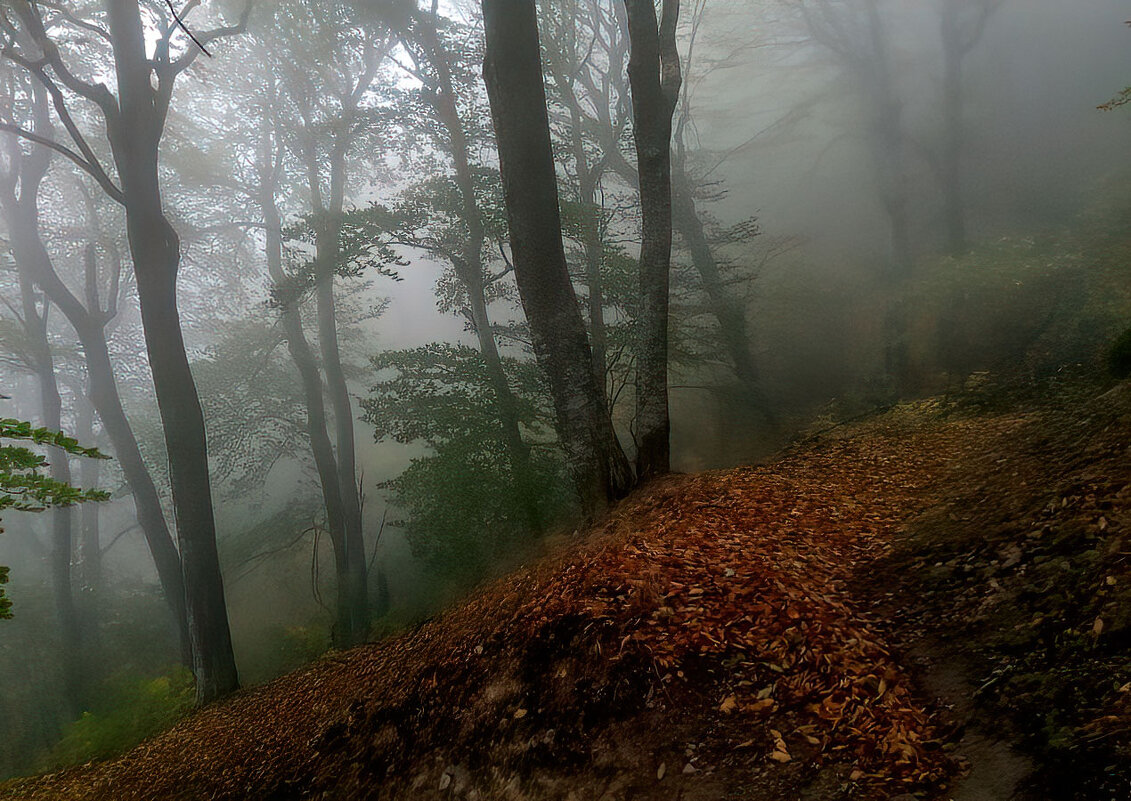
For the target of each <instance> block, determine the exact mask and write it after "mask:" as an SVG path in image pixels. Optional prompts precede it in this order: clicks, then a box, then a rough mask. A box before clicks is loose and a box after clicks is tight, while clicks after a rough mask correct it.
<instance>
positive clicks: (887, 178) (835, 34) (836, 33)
mask: <svg viewBox="0 0 1131 801" xmlns="http://www.w3.org/2000/svg"><path fill="white" fill-rule="evenodd" d="M793 2H794V3H795V5H796V6H797V8H798V10H799V11H800V13H801V17H802V20H803V21H804V24H805V27H806V29H807V30H808V32H809V34H810V35H811V36H812V37H813V39H814V40H815V41H816V42H817V43H818V44H820V45H821V46H823V47H824V48H826V49H827V50H828V51H829V52H831V53H832V54H833V55H834V56H835V57H836V59H837V61H838V62H839V63H840V65H841V66H842V67H843V68H844V69H845V70H846V71H847V73H848V74H849V76H850V77H851V78H852V80H853V81H854V82H855V84H856V88H857V90H858V91H859V93H860V97H861V101H862V104H863V111H864V119H865V121H866V124H867V145H868V149H869V152H870V153H871V156H872V164H873V167H874V169H875V175H876V183H877V188H878V190H879V195H880V202H881V205H882V206H883V209H884V213H885V215H886V216H887V220H888V227H889V229H890V232H891V245H890V249H889V251H888V265H887V266H888V270H889V272H890V273H891V275H892V276H893V277H896V278H900V277H904V276H906V275H907V274H908V273H910V271H911V269H912V267H913V265H914V256H913V254H912V246H911V228H910V225H911V223H910V219H909V216H908V208H907V204H908V197H907V195H908V192H907V175H906V164H905V161H906V158H905V157H906V146H905V145H906V142H905V139H906V137H905V133H904V129H903V102H902V101H901V100H900V98H899V93H898V91H897V88H896V74H895V65H894V63H893V58H892V42H891V37H890V35H889V32H888V27H887V24H886V23H885V21H884V18H883V14H882V13H881V10H880V6H879V0H793Z"/></svg>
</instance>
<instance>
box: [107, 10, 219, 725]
mask: <svg viewBox="0 0 1131 801" xmlns="http://www.w3.org/2000/svg"><path fill="white" fill-rule="evenodd" d="M106 7H107V12H108V13H107V22H108V25H109V31H110V37H111V40H112V45H113V50H114V65H115V77H116V81H117V86H118V111H117V114H116V115H114V116H113V117H109V118H108V119H107V132H108V136H109V140H110V145H111V149H112V150H113V155H114V162H115V165H116V166H117V168H118V178H119V181H120V183H121V191H122V195H123V201H124V205H125V209H126V231H127V234H128V237H129V243H130V253H131V255H132V256H133V263H134V274H135V276H136V278H137V290H138V299H139V301H140V304H141V320H142V327H143V329H144V332H145V344H146V350H147V352H148V354H149V365H150V368H151V370H152V372H153V386H154V389H155V390H156V393H157V406H158V409H159V411H160V413H161V422H162V427H163V429H164V434H165V446H166V449H167V452H168V458H169V475H170V480H171V484H172V490H173V509H174V514H175V519H176V527H177V539H178V542H179V544H180V552H181V569H182V572H183V574H184V585H185V600H186V604H185V607H186V610H187V613H188V624H189V633H190V635H191V637H192V644H193V668H194V672H195V674H196V699H197V702H198V703H200V704H204V703H207V702H209V701H212V700H215V699H216V698H219V697H220V696H223V695H226V694H227V693H230V692H232V691H234V690H235V689H237V688H238V686H239V677H238V674H237V672H236V663H235V657H234V655H233V653H232V638H231V631H230V628H229V625H228V614H227V607H226V604H225V601H224V582H223V578H222V576H221V573H220V560H219V555H218V553H217V549H216V521H215V516H214V514H213V506H212V486H211V482H210V480H209V475H208V445H207V441H206V436H205V428H204V413H203V411H202V409H201V406H200V398H199V396H198V395H197V391H196V383H195V382H194V381H193V377H192V371H191V369H190V368H189V361H188V353H187V352H186V351H185V344H184V338H183V335H182V333H181V325H180V316H179V313H178V310H177V271H178V269H179V267H180V255H181V254H180V240H179V239H178V237H177V233H176V231H174V230H173V226H172V225H171V224H170V222H169V220H168V218H167V217H166V216H165V212H164V209H163V205H162V199H161V184H160V177H159V173H158V161H159V149H160V143H161V136H162V134H163V132H164V126H165V114H166V112H167V109H168V105H167V104H168V102H169V95H168V93H169V92H171V89H172V84H171V82H169V81H170V79H167V78H162V79H161V80H160V81H159V85H158V87H157V89H155V88H154V87H153V85H152V83H151V80H152V75H153V72H152V69H153V67H152V64H151V63H150V60H149V58H148V56H147V53H146V42H145V33H144V28H143V25H142V20H141V9H140V6H139V3H138V0H106Z"/></svg>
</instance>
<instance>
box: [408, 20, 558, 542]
mask: <svg viewBox="0 0 1131 801" xmlns="http://www.w3.org/2000/svg"><path fill="white" fill-rule="evenodd" d="M418 21H419V33H420V37H421V43H422V44H423V46H424V48H425V50H426V51H427V52H428V55H429V60H430V61H431V62H432V66H433V68H434V69H435V70H436V76H437V80H438V83H439V86H438V87H437V88H438V89H439V91H438V92H434V93H433V94H432V98H433V99H432V106H433V109H434V111H435V112H436V116H437V117H438V118H439V120H440V123H441V124H442V125H443V126H444V129H445V130H446V131H447V133H448V143H449V145H450V147H451V155H452V165H453V168H454V171H455V180H456V186H457V187H458V188H459V192H460V203H461V205H462V207H463V209H462V217H463V221H464V224H465V225H467V230H468V236H467V238H466V240H465V242H464V247H463V254H462V258H461V259H459V260H458V262H457V263H456V264H455V268H456V274H457V276H458V277H459V279H460V282H461V283H462V284H463V286H464V290H465V291H466V292H467V296H468V305H469V312H470V314H471V322H472V325H473V326H474V328H475V336H476V338H477V340H478V342H479V354H480V356H481V357H482V358H483V361H484V364H485V365H486V368H487V376H488V379H489V380H490V382H491V388H492V391H493V392H494V395H495V409H496V413H497V415H498V418H499V425H500V427H501V428H502V434H503V443H504V446H505V447H506V451H507V461H508V464H509V465H510V472H511V483H512V485H513V487H514V491H515V492H516V493H517V494H518V496H519V499H520V504H521V505H522V508H523V512H524V514H525V515H526V524H527V527H528V528H529V529H530V531H531V532H532V533H540V532H541V531H542V528H543V522H542V518H541V514H540V512H539V509H538V499H537V497H536V489H535V483H534V481H533V478H534V474H533V469H532V467H531V463H530V448H529V446H527V444H526V443H525V442H524V441H523V439H522V430H521V426H520V423H519V414H518V402H517V400H516V399H515V397H514V393H513V392H512V391H511V387H510V382H509V381H508V380H507V374H506V370H505V369H504V367H503V360H502V357H501V356H500V355H499V347H498V343H497V342H496V341H495V332H494V329H493V328H492V327H491V318H490V314H489V313H488V310H487V298H486V293H485V286H484V275H483V273H484V269H483V247H484V243H485V242H486V238H487V235H486V231H485V228H484V225H483V215H482V213H481V212H480V209H479V201H478V200H477V199H476V196H475V179H474V175H473V174H472V171H471V152H470V148H469V146H468V142H467V133H466V131H465V130H464V126H463V121H462V120H461V119H460V115H459V108H458V107H457V106H456V93H455V81H454V80H453V78H452V68H451V62H450V55H449V53H448V52H447V50H446V49H445V48H444V45H443V43H442V42H441V41H440V37H439V34H438V32H437V30H436V26H435V18H434V17H432V18H419V20H418Z"/></svg>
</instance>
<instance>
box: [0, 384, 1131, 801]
mask: <svg viewBox="0 0 1131 801" xmlns="http://www.w3.org/2000/svg"><path fill="white" fill-rule="evenodd" d="M1050 393H1051V394H1050ZM979 400H980V399H979V398H978V397H974V398H966V399H964V400H963V401H962V402H961V403H958V404H946V405H944V404H943V403H942V402H940V401H924V402H919V403H914V404H907V405H903V406H900V407H897V408H895V409H893V410H891V411H889V412H887V413H885V414H884V415H882V416H880V417H877V418H875V419H872V420H869V421H866V422H863V423H858V424H853V425H849V426H841V427H838V428H835V429H832V430H829V431H825V432H823V433H821V434H819V435H817V436H814V437H811V438H809V439H807V440H805V441H803V442H800V443H798V444H796V445H795V446H793V447H792V448H790V449H789V450H787V451H785V452H784V453H783V454H781V455H780V456H779V457H777V458H776V459H775V460H773V461H772V462H770V463H768V464H766V465H763V466H757V467H748V468H740V469H735V470H727V471H718V472H710V473H702V474H697V475H689V476H672V477H670V478H667V479H665V480H662V481H659V482H656V483H654V484H652V485H650V486H648V487H645V488H643V489H641V490H640V491H638V492H637V493H636V494H635V495H634V496H633V497H632V498H630V499H629V500H628V501H626V502H625V503H623V504H621V505H620V506H619V507H618V508H617V509H616V510H615V511H614V512H613V513H612V514H611V515H610V517H609V518H608V520H606V521H605V522H603V523H602V524H601V525H600V526H597V527H595V528H594V529H593V530H592V531H590V532H589V533H588V534H587V535H586V536H585V537H584V538H583V539H582V540H580V541H577V540H572V541H570V542H569V543H566V544H559V545H558V547H557V552H556V553H555V554H551V555H548V556H546V557H545V558H543V559H541V560H539V561H538V562H537V563H536V564H534V565H532V566H531V567H528V568H524V569H521V570H519V571H517V572H516V573H513V574H511V575H509V576H507V577H506V578H504V579H502V580H500V581H498V582H496V583H494V584H492V585H490V586H487V587H485V588H484V589H482V590H481V591H479V592H478V593H476V594H475V595H474V596H473V597H472V598H470V599H469V600H468V601H466V602H465V603H462V604H460V605H458V606H457V607H456V608H453V609H452V610H451V611H449V612H448V613H446V614H444V615H443V616H441V617H439V618H438V619H436V620H434V621H431V622H429V623H426V624H425V625H423V626H421V627H420V628H418V629H417V630H415V631H413V632H411V633H408V634H405V635H403V636H400V637H397V638H394V639H390V640H387V641H384V642H382V643H378V644H374V645H370V646H364V647H361V648H358V649H354V650H352V651H349V652H344V653H336V654H331V655H328V656H327V657H324V658H323V659H321V660H319V661H318V662H316V663H315V664H313V665H311V666H310V667H308V668H306V669H303V670H300V671H297V672H295V673H292V674H289V675H287V676H284V677H282V678H280V679H278V680H276V681H274V682H272V683H270V684H268V685H265V686H263V687H259V688H255V689H251V690H248V691H245V692H243V693H241V694H239V695H237V696H236V697H234V698H232V699H230V700H228V701H225V702H222V703H218V704H215V705H212V706H210V707H208V708H206V709H204V710H202V711H200V712H198V713H197V714H195V715H194V716H192V717H190V718H188V719H187V720H185V721H183V722H182V723H180V724H179V725H177V726H176V727H174V728H173V729H171V730H169V731H168V732H166V733H164V734H162V735H160V736H158V737H156V738H154V739H153V740H150V741H148V742H146V743H144V744H142V745H141V746H139V747H138V748H137V749H135V750H134V751H131V752H130V753H128V754H126V755H125V756H123V757H121V758H120V759H117V760H113V761H110V762H106V763H101V764H91V765H86V766H82V767H79V768H74V769H70V770H66V771H62V772H59V773H54V774H51V775H47V776H42V777H37V778H32V779H23V780H17V781H15V782H10V783H8V784H6V785H3V786H0V798H27V799H75V800H78V799H115V801H117V800H118V799H122V800H123V801H124V800H125V799H162V801H165V800H171V799H289V798H327V799H357V798H374V799H413V798H428V799H441V798H442V799H449V798H450V799H468V800H470V799H481V800H482V801H486V800H487V799H576V801H589V800H591V799H592V800H593V801H596V800H598V799H608V801H612V800H613V799H617V800H618V801H629V799H632V801H652V800H655V801H661V799H662V800H663V801H676V800H677V799H682V800H683V801H706V800H707V799H723V798H736V799H751V801H771V800H772V801H783V800H786V799H804V800H805V801H833V799H896V798H898V799H903V800H904V801H907V800H908V799H914V798H922V799H955V801H979V799H1003V801H1004V799H1011V798H1017V799H1037V798H1040V799H1089V800H1091V799H1095V800H1096V801H1100V800H1101V799H1104V800H1106V799H1120V800H1121V801H1125V799H1127V798H1131V658H1129V654H1131V561H1129V559H1128V557H1129V556H1131V540H1128V539H1127V536H1128V535H1127V533H1128V532H1131V528H1129V527H1131V459H1129V450H1128V448H1129V446H1131V387H1129V386H1127V385H1120V386H1117V387H1116V388H1115V389H1113V390H1106V392H1105V389H1104V388H1097V386H1096V385H1094V384H1083V385H1081V384H1074V385H1071V386H1068V387H1060V388H1054V389H1053V390H1051V391H1046V394H1045V395H1044V397H1043V400H1042V401H1041V402H1040V403H1039V404H1037V403H1034V402H1032V401H1031V400H1029V401H1023V402H1015V403H1012V404H1004V405H999V407H998V408H996V409H995V408H987V407H986V406H985V405H983V404H979V403H978V401H979ZM983 400H984V399H983Z"/></svg>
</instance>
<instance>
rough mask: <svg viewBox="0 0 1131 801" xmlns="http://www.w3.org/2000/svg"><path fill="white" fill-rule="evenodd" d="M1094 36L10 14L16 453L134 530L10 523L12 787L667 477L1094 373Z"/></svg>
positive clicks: (400, 10) (454, 584)
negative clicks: (866, 424) (137, 714)
mask: <svg viewBox="0 0 1131 801" xmlns="http://www.w3.org/2000/svg"><path fill="white" fill-rule="evenodd" d="M1063 5H1064V4H1056V3H1052V2H1051V0H1050V2H1047V3H1045V2H1042V3H1037V4H1036V5H1033V4H1028V5H1023V4H1021V3H1019V2H1009V0H929V2H924V3H920V4H899V3H895V2H893V1H892V0H762V1H761V2H756V3H748V2H719V3H704V2H699V1H698V0H684V2H682V3H678V2H668V1H667V0H665V2H663V3H660V4H657V3H651V2H636V1H635V0H625V1H623V2H622V0H569V1H568V2H562V3H545V4H542V6H541V7H539V8H535V6H534V4H531V3H528V2H520V1H519V0H484V2H483V3H482V5H480V4H478V3H472V2H454V1H453V2H437V3H433V2H428V3H425V2H416V0H387V1H384V0H273V1H272V2H256V3H244V2H242V0H233V1H232V2H228V1H227V0H206V1H205V2H198V1H197V0H190V2H187V3H173V4H172V5H170V4H169V3H166V2H164V0H161V1H160V2H158V1H157V0H91V2H81V3H55V2H36V1H35V0H3V2H2V3H0V44H2V48H3V49H2V55H3V59H2V61H0V139H2V140H3V141H2V142H0V217H2V220H3V226H2V240H0V267H2V269H0V282H2V286H0V296H2V298H3V308H2V309H0V351H2V354H0V371H2V372H0V375H2V376H3V382H4V383H3V392H4V394H6V395H10V396H11V398H10V399H9V400H4V401H2V403H3V404H4V405H5V407H6V411H5V412H4V416H5V417H10V418H14V419H28V420H33V421H34V422H35V424H36V425H42V426H45V427H47V428H49V429H53V430H54V429H63V430H65V431H67V432H68V433H71V434H73V435H75V436H76V437H77V438H78V439H79V441H81V442H82V443H83V444H84V445H86V444H89V445H96V446H98V447H99V448H102V449H103V450H104V451H105V452H106V453H107V454H110V455H111V456H112V457H113V458H112V460H111V461H108V462H103V461H93V462H92V461H90V460H74V461H73V462H72V460H70V459H68V458H67V457H66V456H65V455H63V454H62V453H58V452H54V453H52V452H49V453H47V457H48V461H49V463H50V469H51V470H52V477H53V478H54V479H55V480H57V481H60V482H69V483H73V484H75V485H76V486H79V487H86V488H94V487H101V488H105V489H106V490H108V491H110V492H111V493H112V497H113V500H112V502H110V503H107V504H101V505H88V506H83V507H81V508H80V509H76V510H60V511H58V512H54V513H50V516H46V515H44V516H38V517H34V518H16V517H12V518H10V519H8V520H6V521H5V523H6V525H7V528H8V530H7V531H6V532H5V533H4V534H3V536H2V537H0V564H4V565H9V566H10V567H11V580H10V584H8V585H7V586H8V588H9V592H8V596H10V597H11V598H12V599H13V601H14V603H15V607H14V613H15V617H14V619H13V620H11V621H5V622H4V624H3V630H2V631H0V672H2V673H3V674H4V675H6V676H8V675H12V676H15V677H17V678H15V679H14V680H13V681H12V682H11V683H10V684H9V685H8V686H9V687H13V688H15V689H13V690H11V691H8V690H7V688H6V692H5V694H4V696H3V698H2V699H0V718H3V719H4V720H5V722H8V723H9V725H8V726H7V728H8V729H10V730H13V731H15V732H17V733H16V734H15V735H14V736H13V737H11V738H10V739H9V741H8V742H7V743H5V744H4V745H3V746H2V747H0V770H2V771H3V772H5V773H12V772H17V771H23V770H29V769H32V768H34V767H36V766H41V765H45V764H49V763H50V762H51V761H52V760H53V759H55V760H58V759H61V758H62V757H61V756H59V755H60V754H61V753H63V752H62V751H59V750H56V751H55V756H54V757H53V756H52V749H53V748H58V746H57V743H58V741H59V738H60V735H61V734H62V735H63V736H64V737H66V736H68V733H69V734H70V735H75V730H74V729H73V728H71V729H68V728H66V727H67V724H68V723H69V722H70V721H72V720H73V719H75V718H76V717H78V716H79V715H80V714H81V713H82V712H83V711H84V710H85V711H88V712H89V711H90V710H92V709H95V708H96V707H97V704H98V702H99V700H100V698H99V694H100V692H103V691H105V689H106V688H107V687H113V688H115V689H114V692H115V693H117V694H119V697H118V703H117V706H119V707H121V708H123V709H124V708H134V707H131V704H132V705H141V706H144V705H145V704H147V703H151V704H157V705H160V704H166V705H168V704H172V703H174V702H175V703H177V704H179V703H181V702H182V701H183V700H184V699H183V698H182V696H181V695H178V692H179V690H178V691H177V692H174V691H173V690H169V691H168V692H162V693H157V694H156V696H154V695H153V694H152V693H151V694H149V695H146V693H145V692H143V691H142V690H140V689H139V688H142V687H149V688H150V689H152V687H153V685H152V682H153V681H154V680H155V679H154V677H159V676H162V675H164V676H172V677H174V678H172V679H170V681H171V683H169V684H167V685H165V686H166V689H168V688H169V687H173V688H180V687H181V686H182V685H181V684H180V683H178V682H179V681H180V679H177V678H175V677H176V676H180V675H181V674H179V673H177V672H176V671H175V670H173V669H172V667H171V666H173V665H175V664H177V663H180V664H181V665H183V666H185V667H188V668H191V670H192V672H193V674H194V675H195V683H194V684H193V685H192V686H193V687H194V688H195V690H194V692H195V696H196V700H197V702H207V701H210V700H212V699H214V698H217V697H220V696H222V695H224V694H225V693H227V692H230V691H231V690H233V689H234V688H235V687H236V686H237V684H238V682H239V681H240V677H241V676H242V679H243V681H245V682H247V681H253V682H254V681H260V680H263V679H266V678H268V677H270V676H272V675H275V674H277V673H278V672H280V671H282V670H285V669H287V668H289V667H293V666H295V665H297V664H300V663H301V662H302V661H304V660H306V659H309V658H311V657H313V656H315V655H317V654H318V653H320V652H321V651H323V650H325V649H326V648H327V647H330V646H333V647H338V648H343V647H349V646H351V645H354V644H357V643H359V642H363V641H365V640H367V639H370V638H371V637H373V636H375V635H378V634H381V633H386V632H389V631H393V630H396V628H398V627H400V626H404V625H407V624H409V623H411V622H412V621H414V620H417V619H419V618H420V617H421V616H423V615H426V614H429V613H430V612H432V611H433V610H435V609H436V608H438V607H439V606H440V605H441V604H442V603H443V602H445V601H446V600H448V599H450V598H451V597H453V596H454V595H455V594H456V593H458V592H461V591H463V590H464V589H466V588H467V587H468V586H470V585H472V584H474V583H475V582H477V581H481V580H483V579H484V578H486V577H488V576H491V575H494V574H495V573H497V572H498V571H500V570H503V569H505V568H506V567H507V566H509V565H511V564H513V563H514V562H515V560H519V559H523V558H526V557H527V556H529V555H531V554H533V553H536V552H537V549H538V548H539V547H540V546H539V543H540V542H542V541H543V539H544V538H545V536H546V535H553V534H561V533H568V532H570V531H573V530H575V529H576V527H577V526H578V525H579V524H580V522H581V521H584V520H586V519H590V518H593V517H597V516H599V515H600V514H601V513H602V510H603V509H605V508H606V507H607V505H608V504H609V503H610V502H612V501H615V500H616V499H618V498H621V497H623V496H624V495H625V494H626V493H627V492H629V491H630V490H631V488H632V487H633V486H634V485H635V484H636V483H637V482H638V481H639V480H646V479H648V478H650V477H653V476H656V475H660V474H662V473H664V472H666V471H667V470H668V469H669V468H674V469H677V470H688V469H699V468H703V467H712V466H720V465H726V464H733V463H737V462H748V461H752V460H754V459H757V458H759V457H761V456H763V455H765V454H767V453H769V452H771V451H772V450H773V449H774V448H776V447H778V446H780V445H781V444H783V443H785V442H788V441H789V440H790V439H791V438H792V437H794V436H796V435H797V434H798V433H799V432H802V431H804V430H805V429H806V428H807V427H809V426H811V425H813V424H814V420H834V419H839V418H842V417H845V416H851V415H854V414H859V413H861V412H864V411H867V410H868V409H871V408H876V407H878V406H884V405H888V404H891V403H893V402H896V401H898V400H900V399H901V398H903V399H907V398H912V397H917V396H922V395H928V394H932V393H937V392H945V391H948V390H950V389H954V388H958V387H962V386H963V385H965V384H967V383H969V381H970V378H971V376H972V375H973V376H977V375H980V374H982V373H985V372H988V371H992V372H995V373H996V372H1003V371H1004V372H1009V373H1011V374H1014V375H1016V376H1018V377H1021V378H1024V379H1026V380H1028V379H1033V378H1035V377H1039V376H1041V375H1044V374H1048V373H1051V372H1055V371H1056V370H1057V369H1060V367H1061V366H1062V365H1064V364H1065V363H1070V362H1088V363H1095V362H1096V360H1097V358H1099V357H1098V355H1097V354H1099V353H1100V352H1101V351H1102V349H1103V347H1104V346H1105V343H1106V342H1107V341H1108V340H1110V338H1111V337H1112V336H1114V334H1115V333H1117V332H1118V331H1120V330H1122V328H1124V327H1126V325H1127V318H1128V314H1127V312H1128V310H1129V309H1131V297H1129V292H1128V285H1127V282H1126V281H1125V280H1123V276H1122V275H1121V273H1120V267H1121V265H1123V264H1124V259H1125V256H1126V250H1125V248H1126V240H1125V239H1121V238H1120V237H1121V235H1122V234H1123V233H1126V221H1125V220H1126V214H1125V212H1126V205H1127V203H1128V201H1129V199H1131V193H1129V192H1128V189H1127V188H1128V186H1129V184H1128V180H1127V176H1126V174H1125V171H1126V165H1125V162H1124V160H1123V155H1122V150H1121V144H1122V141H1123V140H1122V139H1121V138H1120V137H1121V136H1125V133H1126V131H1125V125H1126V119H1121V118H1120V115H1118V114H1109V115H1104V114H1101V113H1099V112H1098V111H1096V106H1097V105H1099V104H1101V103H1103V102H1104V101H1105V99H1107V98H1108V97H1110V94H1111V91H1112V87H1118V86H1121V85H1123V84H1124V83H1125V82H1126V74H1127V69H1126V68H1127V53H1128V52H1131V49H1129V48H1128V46H1127V45H1128V42H1127V41H1126V38H1127V34H1126V32H1125V31H1124V30H1123V29H1122V28H1121V24H1122V18H1121V16H1120V14H1121V13H1122V11H1121V10H1120V9H1119V8H1118V4H1117V3H1115V2H1114V0H1092V2H1088V3H1083V4H1075V5H1074V7H1073V8H1071V9H1068V8H1063V7H1062V6H1063ZM1068 53H1071V54H1072V55H1065V54H1068ZM1046 56H1047V58H1046ZM1058 59H1061V60H1064V62H1063V63H1062V62H1061V61H1060V60H1058ZM1118 102H1119V101H1118V99H1117V100H1116V101H1113V104H1118ZM17 662H18V663H19V664H18V665H17V664H16V663H17ZM237 665H238V666H239V671H238V673H237ZM185 686H187V685H185ZM174 696H175V701H174V700H171V699H173V698H174ZM153 698H157V700H152V699H153ZM60 699H61V700H60ZM146 699H150V700H146ZM164 708H165V707H162V709H164ZM177 708H178V709H179V708H180V707H179V706H178V707H177ZM99 710H100V711H99ZM96 711H97V714H96V715H95V718H94V719H95V721H96V723H95V724H90V723H87V724H86V725H87V726H88V727H89V726H91V725H98V724H97V721H98V720H101V718H99V717H98V716H99V715H110V714H111V713H110V712H107V711H106V709H105V708H104V707H97V710H96ZM150 711H153V710H150ZM141 717H146V716H145V715H141ZM149 718H151V719H154V720H166V719H167V718H166V717H165V716H164V714H163V713H160V714H158V713H154V714H153V715H149ZM13 720H18V721H20V724H19V725H18V726H16V725H14V724H11V723H10V721H13ZM107 725H109V724H107ZM140 734H144V732H140V733H139V736H140ZM75 736H77V735H75ZM84 736H86V735H84ZM70 742H71V743H72V744H73V742H74V740H73V739H72V740H71V741H70ZM67 753H68V754H70V755H71V757H68V758H80V757H78V756H75V754H74V753H73V752H72V751H67Z"/></svg>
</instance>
